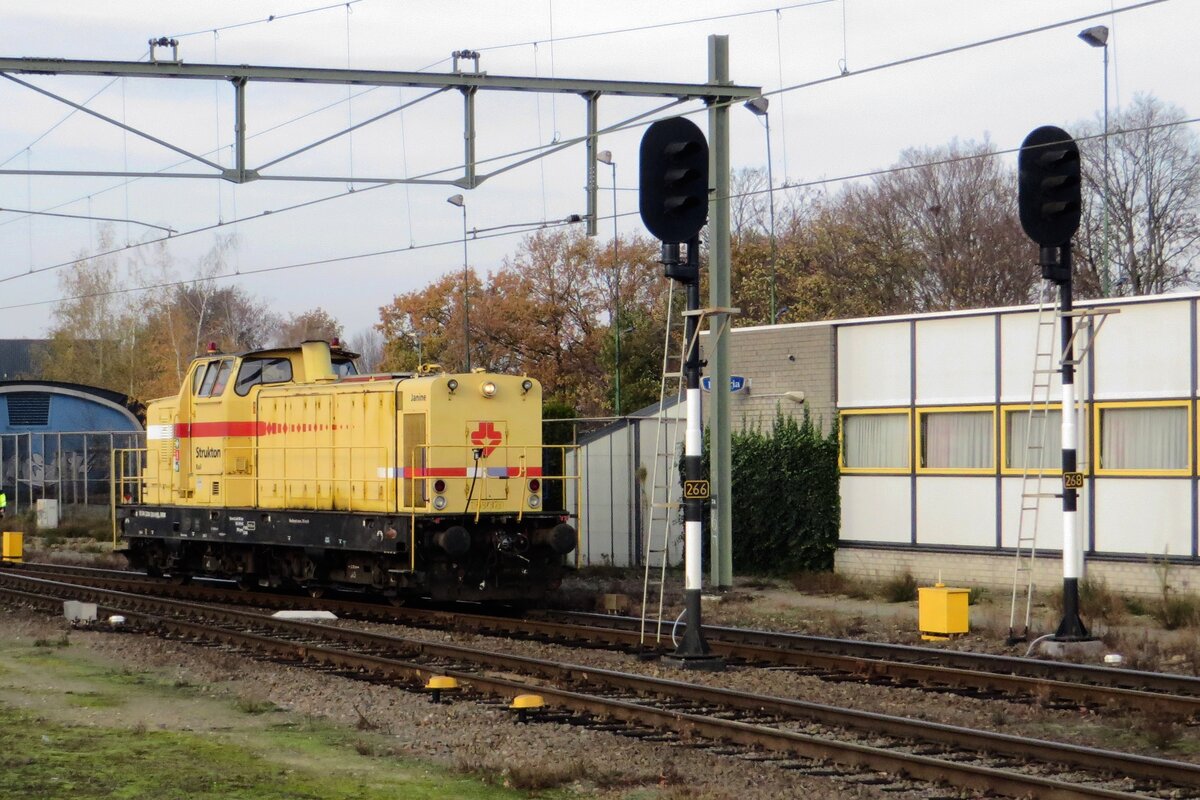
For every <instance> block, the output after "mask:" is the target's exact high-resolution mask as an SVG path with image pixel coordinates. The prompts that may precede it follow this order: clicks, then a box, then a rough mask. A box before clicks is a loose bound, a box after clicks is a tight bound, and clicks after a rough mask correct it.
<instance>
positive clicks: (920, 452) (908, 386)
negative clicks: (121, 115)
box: [584, 294, 1200, 591]
mask: <svg viewBox="0 0 1200 800" xmlns="http://www.w3.org/2000/svg"><path fill="white" fill-rule="evenodd" d="M1198 302H1200V295H1197V294H1179V295H1165V296H1155V297H1140V298H1131V299H1122V300H1119V301H1105V302H1104V303H1103V304H1102V305H1103V306H1104V307H1105V308H1112V309H1114V310H1115V311H1117V312H1119V313H1114V314H1110V315H1108V316H1107V318H1106V321H1105V322H1104V323H1103V325H1102V327H1101V328H1100V329H1099V332H1098V334H1097V335H1096V337H1095V341H1094V343H1093V344H1092V347H1091V350H1090V353H1089V355H1088V357H1087V358H1086V359H1085V360H1084V362H1083V364H1082V365H1081V366H1080V368H1079V370H1078V372H1077V377H1076V388H1077V394H1078V396H1079V398H1080V400H1081V408H1080V410H1079V414H1080V422H1081V426H1080V447H1079V460H1080V470H1081V471H1082V472H1083V473H1084V476H1085V481H1084V487H1083V490H1082V492H1081V495H1080V500H1079V509H1080V513H1079V514H1078V517H1079V520H1080V526H1081V531H1080V533H1081V536H1082V541H1083V543H1084V547H1085V551H1086V553H1085V556H1086V558H1087V561H1088V565H1089V567H1088V568H1089V570H1090V571H1091V572H1092V574H1096V573H1099V574H1102V575H1103V576H1105V578H1106V579H1107V580H1108V581H1109V583H1110V584H1111V585H1115V586H1116V587H1118V588H1124V589H1128V590H1145V591H1155V590H1157V589H1158V588H1159V582H1160V580H1161V577H1160V568H1156V565H1155V564H1156V563H1157V564H1162V563H1170V564H1171V576H1172V577H1171V582H1172V584H1173V585H1175V586H1176V587H1177V588H1182V587H1184V586H1186V584H1187V583H1188V582H1189V581H1190V580H1192V573H1193V570H1197V571H1196V575H1197V576H1198V578H1200V505H1198V495H1197V487H1198V472H1197V428H1196V422H1195V420H1196V416H1197V413H1196V412H1197V402H1200V394H1198V386H1197V373H1198V365H1200V355H1198V350H1200V349H1198V346H1197V341H1198V338H1200V328H1198V325H1200V323H1198V319H1197V303H1198ZM1077 305H1078V306H1079V307H1081V308H1085V309H1086V308H1089V307H1090V308H1095V307H1097V306H1099V305H1101V304H1100V303H1096V302H1084V303H1079V304H1077ZM1037 318H1038V314H1037V308H1036V307H1030V306H1022V307H1013V308H997V309H982V310H977V311H962V312H950V313H938V314H919V315H906V316H897V317H886V318H873V319H854V320H841V321H832V322H819V323H802V324H796V325H776V326H760V327H751V328H738V329H734V330H733V331H732V332H731V333H730V334H729V335H730V337H731V339H730V350H731V358H732V362H733V369H732V371H733V372H734V373H735V374H738V375H742V376H745V377H747V378H749V379H750V385H751V389H750V391H749V392H740V393H738V394H737V395H735V399H734V401H733V418H734V421H735V424H743V422H744V423H745V424H750V423H755V424H761V423H762V422H763V421H768V422H769V419H770V418H771V417H772V416H773V414H774V409H775V408H776V407H779V408H781V409H782V410H783V411H784V412H785V413H795V412H796V410H797V409H798V406H796V405H795V404H793V403H789V402H787V400H781V399H780V398H781V397H784V396H786V395H787V394H788V393H791V392H795V391H803V392H804V393H805V395H806V396H807V398H808V402H809V403H810V405H811V407H812V408H813V410H814V413H816V414H817V415H818V416H821V417H823V418H824V419H825V420H826V421H828V420H829V419H830V418H831V417H832V416H833V415H834V413H836V414H837V416H838V418H839V419H840V422H841V431H842V479H841V498H842V511H841V520H842V521H841V536H840V544H839V552H838V557H837V562H838V568H839V569H840V570H843V571H847V572H851V573H855V574H860V575H865V576H873V577H882V576H886V575H890V574H893V573H895V572H897V571H904V570H909V571H911V572H912V573H913V574H914V575H915V576H917V577H918V578H920V579H931V578H934V577H936V576H937V574H938V572H939V571H941V573H942V575H943V577H944V578H945V579H946V580H953V581H963V582H966V581H972V582H973V583H974V584H981V583H982V584H993V585H997V586H1004V585H1011V582H1012V576H1013V562H1014V559H1013V555H1012V554H1013V548H1014V546H1015V545H1016V540H1017V528H1018V520H1019V517H1020V512H1019V510H1020V507H1021V498H1020V495H1021V472H1022V465H1023V459H1024V458H1025V454H1026V451H1025V447H1024V432H1025V425H1026V424H1027V423H1026V420H1027V415H1028V408H1029V404H1030V399H1031V388H1032V384H1033V375H1034V354H1035V336H1036V331H1037ZM1089 324H1090V326H1092V327H1094V326H1095V325H1097V324H1098V321H1092V322H1090V323H1089ZM1054 340H1055V343H1056V344H1057V340H1058V336H1057V334H1055V336H1054ZM1087 341H1088V331H1087V330H1085V331H1083V332H1081V334H1080V338H1079V339H1078V340H1077V343H1078V344H1079V345H1083V344H1086V343H1087ZM1054 364H1055V366H1057V356H1056V357H1055V360H1054ZM1050 397H1051V399H1052V400H1054V401H1055V403H1057V401H1058V400H1059V399H1060V397H1061V392H1060V388H1059V382H1058V379H1057V376H1055V377H1054V378H1053V381H1052V385H1051V387H1050ZM835 409H836V411H835ZM1059 422H1060V417H1059V416H1058V412H1057V410H1056V411H1054V412H1053V414H1052V417H1051V419H1050V421H1049V424H1048V425H1047V434H1048V435H1047V437H1046V447H1047V449H1046V451H1045V456H1044V458H1045V460H1044V462H1043V463H1044V464H1045V465H1046V468H1045V469H1044V475H1045V477H1046V480H1045V482H1044V484H1043V491H1046V492H1055V491H1059V487H1060V480H1061V478H1060V475H1061V472H1060V471H1059V469H1058V465H1059V463H1060V458H1059V456H1060V453H1059V446H1060V445H1059ZM618 435H619V433H618ZM600 438H603V437H600ZM598 443H599V440H593V441H592V442H591V443H589V447H592V448H597V447H598ZM610 447H613V445H610ZM597 452H598V450H597ZM645 452H646V451H645V450H644V449H643V451H642V453H643V454H644V453H645ZM626 456H627V454H622V458H624V457H626ZM643 461H644V462H645V463H649V462H648V461H645V459H643ZM622 463H626V462H622ZM628 463H629V464H630V467H627V468H621V469H618V470H616V471H614V475H617V474H619V473H620V472H621V471H622V470H624V471H626V472H628V471H629V470H630V469H632V470H634V471H635V472H636V469H637V468H636V467H635V466H633V462H628ZM604 471H605V470H604V468H603V467H602V466H600V465H598V464H595V463H593V461H592V459H591V458H589V470H588V472H589V475H591V476H592V477H591V478H590V479H589V481H588V486H589V491H590V492H592V493H593V496H594V493H595V488H593V487H595V484H593V481H595V480H596V479H597V478H596V475H597V473H600V474H601V475H603V473H604ZM735 513H736V499H735ZM1061 519H1062V517H1061V504H1060V502H1059V501H1058V500H1056V499H1054V498H1049V499H1047V500H1044V501H1043V503H1042V505H1041V509H1040V514H1039V524H1038V540H1037V547H1038V550H1039V553H1040V554H1041V556H1042V557H1041V558H1040V559H1039V576H1038V583H1039V584H1040V585H1050V584H1052V583H1053V582H1054V581H1055V580H1056V576H1058V575H1060V574H1061V566H1060V564H1059V563H1058V561H1057V558H1058V553H1057V552H1056V551H1057V549H1058V548H1059V547H1060V546H1061V538H1062V531H1061V524H1062V523H1061ZM628 524H629V523H628V522H626V520H624V519H620V520H616V521H614V522H608V523H605V522H601V521H599V520H596V519H590V520H589V522H588V524H587V525H586V526H585V532H586V534H587V535H589V536H591V537H598V536H606V537H608V539H609V541H610V542H613V543H615V542H616V541H617V540H619V539H621V538H622V537H623V536H624V537H625V538H626V539H629V540H634V539H636V536H635V535H631V534H630V533H629V530H628V527H627V526H628ZM595 551H596V542H595V540H593V539H589V540H587V541H586V542H585V546H584V553H585V562H586V561H591V562H592V563H596V562H595V556H594V555H592V554H593V553H594V552H595ZM606 552H608V553H609V554H610V557H611V558H612V559H613V563H627V562H625V561H624V560H623V558H622V557H621V556H623V555H624V554H625V553H627V552H628V550H627V549H625V550H622V549H619V548H617V547H616V546H615V544H612V545H609V549H608V550H607V551H606ZM1152 562H1155V563H1152ZM734 568H735V570H736V569H737V565H736V564H735V565H734Z"/></svg>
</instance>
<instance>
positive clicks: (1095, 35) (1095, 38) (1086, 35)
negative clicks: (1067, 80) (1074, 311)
mask: <svg viewBox="0 0 1200 800" xmlns="http://www.w3.org/2000/svg"><path fill="white" fill-rule="evenodd" d="M1079 38H1080V39H1082V40H1083V41H1084V42H1086V43H1087V44H1089V45H1091V46H1092V47H1099V48H1102V49H1103V50H1104V176H1103V180H1104V182H1103V183H1102V184H1101V188H1100V202H1101V203H1103V204H1104V223H1103V225H1104V232H1103V234H1102V236H1103V237H1104V238H1103V240H1102V241H1101V243H1100V259H1101V265H1102V266H1101V273H1100V293H1101V295H1103V296H1104V297H1107V296H1108V295H1109V294H1110V293H1111V292H1112V275H1110V274H1109V265H1108V26H1107V25H1095V26H1093V27H1091V28H1085V29H1084V30H1082V31H1080V32H1079Z"/></svg>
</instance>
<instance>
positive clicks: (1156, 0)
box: [0, 0, 1194, 308]
mask: <svg viewBox="0 0 1200 800" xmlns="http://www.w3.org/2000/svg"><path fill="white" fill-rule="evenodd" d="M1163 2H1166V0H1144V1H1143V2H1140V3H1135V4H1133V5H1129V6H1123V7H1121V8H1117V9H1113V10H1110V11H1103V12H1098V13H1095V14H1089V15H1085V16H1082V17H1076V18H1073V19H1070V20H1065V21H1060V22H1056V23H1051V24H1049V25H1042V26H1038V27H1035V28H1028V29H1024V30H1022V31H1016V32H1013V33H1009V34H1004V35H1002V36H998V37H991V38H988V39H984V40H979V41H976V42H970V43H967V44H964V45H959V46H956V47H952V48H946V49H943V50H939V51H934V52H931V53H925V54H920V55H917V56H912V57H908V58H904V59H899V60H897V61H892V62H885V63H883V64H878V65H875V66H872V67H867V68H864V69H861V70H856V71H853V72H849V73H847V74H845V75H842V74H839V75H837V76H834V77H829V78H822V79H818V80H816V81H809V82H805V83H801V84H795V85H793V86H789V87H782V88H780V89H777V90H772V91H769V92H764V93H763V95H764V96H767V95H776V94H781V93H784V92H790V91H796V90H799V89H804V88H809V87H811V86H815V85H819V84H821V83H826V82H829V81H834V80H838V79H841V78H843V77H850V76H854V75H862V74H867V73H871V72H877V71H879V70H882V69H886V68H890V67H898V66H903V65H906V64H910V63H914V62H917V61H922V60H925V59H928V58H933V57H936V56H940V55H946V54H950V53H956V52H961V51H963V50H969V49H972V48H975V47H981V46H984V45H988V44H995V43H998V42H1003V41H1008V40H1011V39H1014V38H1018V37H1021V36H1027V35H1031V34H1034V33H1041V32H1044V31H1047V30H1052V29H1055V28H1059V27H1065V26H1068V25H1076V24H1078V23H1079V22H1082V21H1086V20H1090V19H1095V18H1098V17H1105V16H1110V15H1112V14H1117V13H1122V12H1126V11H1133V10H1137V9H1141V8H1145V7H1148V6H1152V5H1157V4H1160V3H1163ZM651 27H653V26H651ZM437 63H440V62H437ZM425 69H428V67H426V68H425ZM731 104H732V102H728V103H725V105H731ZM331 105H336V103H335V104H331ZM710 108H711V106H710ZM707 110H708V108H705V109H697V110H694V111H690V112H684V113H682V114H680V116H690V115H694V114H699V113H703V112H706V111H707ZM1192 121H1194V120H1185V121H1183V122H1184V123H1187V122H1192ZM651 122H653V120H639V121H636V122H633V123H630V124H627V125H618V126H612V127H610V128H607V129H605V131H604V132H605V133H612V132H615V131H619V130H628V129H633V128H637V127H641V126H645V125H649V124H650V123H651ZM283 124H287V123H283ZM1167 124H1183V123H1167ZM1110 135H1114V134H1113V133H1112V132H1110ZM586 139H587V137H586V136H580V137H575V138H574V139H569V140H567V141H566V142H560V143H559V144H558V145H557V147H562V146H565V145H573V144H577V143H579V142H582V141H585V140H586ZM551 146H553V145H551ZM545 147H549V146H538V147H533V148H526V149H524V150H518V151H513V152H512V153H505V154H500V155H497V156H493V157H491V158H488V159H482V160H480V161H479V162H478V163H481V164H482V163H489V162H491V161H496V160H501V159H506V158H511V157H513V156H515V155H521V154H524V153H530V152H536V151H538V150H542V149H545ZM1005 152H1014V151H1013V150H1007V151H1001V153H995V154H994V155H999V154H1002V153H1005ZM991 155H993V154H987V157H990V156H991ZM976 157H980V156H969V157H965V158H976ZM940 163H948V162H932V163H931V165H936V164H940ZM458 166H459V165H455V166H453V167H446V168H444V169H440V170H435V171H432V172H428V173H425V174H424V175H422V176H419V177H430V176H436V175H439V174H441V173H444V172H448V171H451V170H455V169H458ZM921 166H925V165H909V166H904V167H893V168H887V169H882V170H871V171H865V172H861V173H855V174H851V175H846V176H840V177H837V178H830V179H820V180H815V181H809V182H803V183H794V184H786V185H785V187H784V188H800V187H804V186H814V185H822V184H828V183H837V182H842V181H847V180H856V179H861V178H865V177H871V176H874V175H882V174H888V173H891V172H896V171H902V170H907V169H917V168H920V167H921ZM388 185H391V184H377V185H375V186H370V187H367V188H365V189H358V190H357V191H356V190H353V189H351V190H348V191H346V192H342V193H338V194H335V195H328V196H326V197H323V198H318V199H316V200H312V201H306V202H303V203H297V204H294V205H292V206H285V207H283V208H281V209H276V210H267V211H264V212H261V213H259V214H255V215H251V216H249V217H246V218H244V219H239V220H232V221H231V222H229V223H224V224H236V223H239V222H243V221H249V220H254V219H261V218H262V217H265V216H268V215H271V214H274V213H284V212H288V211H292V210H296V209H298V208H302V207H304V206H308V205H314V204H316V203H320V202H326V201H328V200H332V199H337V198H338V197H344V196H346V195H349V194H355V193H361V192H363V191H368V190H369V189H376V188H382V187H383V186H388ZM767 191H770V189H763V190H756V191H753V192H749V193H746V194H757V193H765V192H767ZM622 216H624V215H622ZM218 227H222V225H221V224H217V225H207V226H201V227H198V228H194V229H191V230H188V231H184V232H181V233H179V234H177V235H175V236H174V237H172V238H181V237H183V236H186V235H188V234H191V233H199V232H203V231H206V230H212V229H214V228H218ZM157 241H161V239H151V240H148V241H145V242H136V243H131V244H128V245H126V246H125V247H123V248H116V249H114V250H111V251H108V252H104V253H97V254H92V255H89V256H85V257H83V258H85V259H86V258H98V257H103V256H107V255H112V254H114V253H116V252H120V251H122V250H126V249H132V248H136V247H141V246H145V245H148V244H153V243H155V242H157ZM459 241H461V240H459ZM401 249H402V250H403V249H406V248H401ZM79 260H81V259H78V258H77V259H72V260H70V261H64V262H60V263H58V264H53V265H49V266H46V267H41V268H38V269H37V270H32V269H31V270H30V271H28V272H24V273H19V274H14V275H10V276H7V277H4V278H0V283H4V282H7V281H9V280H14V279H16V278H20V277H26V276H28V275H33V274H38V273H40V272H46V271H49V270H53V269H61V268H63V267H66V266H70V265H71V264H74V263H77V262H78V261H79ZM0 308H6V307H0Z"/></svg>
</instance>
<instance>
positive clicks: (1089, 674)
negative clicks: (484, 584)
mask: <svg viewBox="0 0 1200 800" xmlns="http://www.w3.org/2000/svg"><path fill="white" fill-rule="evenodd" d="M21 569H22V571H29V572H32V573H36V574H40V575H46V576H55V577H57V578H59V579H61V580H78V581H86V582H89V583H95V584H96V585H107V586H110V587H111V588H115V589H122V590H126V591H133V592H139V593H155V594H165V595H168V596H173V597H176V598H178V599H190V600H196V601H203V602H226V603H235V604H240V605H250V606H255V607H262V608H287V607H294V606H295V605H297V604H300V605H304V606H307V607H313V606H314V605H315V606H318V607H320V608H326V609H328V610H330V611H333V612H334V613H336V614H338V615H339V616H341V617H350V618H359V619H370V620H375V621H381V622H392V623H400V624H405V625H410V626H417V627H433V628H454V629H458V630H465V631H470V632H472V633H476V634H479V635H491V636H500V637H506V638H522V639H530V640H537V641H544V642H551V643H556V644H562V645H568V646H576V647H590V648H595V647H608V648H615V649H620V650H623V651H625V652H629V653H638V654H642V653H643V651H644V648H643V646H642V637H641V634H640V621H639V620H637V619H635V618H630V617H614V616H608V615H601V614H583V613H575V612H559V611H556V612H541V613H537V614H534V615H527V616H524V617H516V616H513V617H505V616H496V615H484V614H470V613H464V612H462V611H458V610H455V611H444V610H431V609H419V608H394V607H391V606H387V605H381V604H377V603H367V602H360V601H351V600H340V599H333V598H322V599H320V600H313V599H310V598H307V597H303V598H300V597H296V596H290V595H282V594H276V593H258V592H243V591H234V590H229V589H225V588H221V587H217V586H212V585H206V586H202V585H189V586H179V585H174V584H171V583H169V582H167V581H164V580H161V579H152V578H147V577H146V576H143V575H140V574H137V573H128V572H121V571H114V570H94V569H90V568H81V567H65V566H61V565H41V564H28V565H24V566H23V567H22V568H21ZM705 634H706V637H707V640H708V643H709V646H710V647H711V649H712V650H713V651H714V652H715V653H717V654H719V655H722V656H724V657H725V658H727V659H729V660H730V662H731V663H734V664H743V665H748V666H770V667H775V668H779V667H784V668H789V669H794V670H796V671H797V672H801V673H805V674H810V675H815V676H817V677H820V678H822V679H824V680H835V681H859V682H863V683H867V684H870V685H880V686H899V687H907V688H923V689H926V690H930V691H938V692H953V693H958V694H964V695H971V696H976V697H981V698H984V699H1003V700H1007V701H1022V702H1028V703H1038V704H1040V705H1043V706H1047V707H1056V708H1078V707H1081V706H1082V707H1088V708H1092V709H1104V708H1124V709H1132V710H1138V711H1143V712H1146V713H1152V714H1168V715H1170V716H1171V717H1172V718H1198V717H1200V678H1194V677H1189V676H1183V675H1169V674H1165V673H1157V672H1144V671H1137V670H1125V669H1114V668H1111V667H1099V666H1092V665H1085V664H1070V663H1063V662H1056V661H1041V660H1038V659H1030V658H1015V657H1011V656H997V655H990V654H985V653H970V652H959V651H952V650H941V649H935V648H927V647H913V646H909V645H898V644H887V643H878V642H862V641H855V640H846V639H832V638H826V637H819V636H806V635H800V634H791V633H780V632H773V631H758V630H747V629H741V628H728V627H718V626H706V627H705ZM671 649H672V647H671V645H670V641H669V639H667V640H664V641H662V642H660V643H656V644H653V646H652V647H651V648H650V652H652V653H662V652H669V651H670V650H671Z"/></svg>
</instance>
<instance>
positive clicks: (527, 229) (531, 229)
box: [0, 117, 1200, 311]
mask: <svg viewBox="0 0 1200 800" xmlns="http://www.w3.org/2000/svg"><path fill="white" fill-rule="evenodd" d="M1197 122H1200V117H1191V118H1188V119H1183V120H1177V121H1174V122H1164V123H1159V124H1156V125H1146V126H1142V127H1138V128H1127V129H1124V130H1121V131H1118V132H1116V135H1124V134H1130V133H1144V132H1146V131H1152V130H1158V129H1162V128H1170V127H1174V126H1177V125H1190V124H1195V123H1197ZM1110 135H1112V134H1110ZM1103 136H1104V134H1095V135H1093V136H1083V137H1079V139H1078V141H1087V140H1089V139H1098V138H1102V137H1103ZM1020 149H1021V148H1019V147H1013V148H1007V149H1004V150H996V151H991V152H988V153H978V154H973V155H969V156H957V157H954V158H946V159H940V160H938V161H930V162H922V163H920V164H906V165H901V166H896V167H889V168H887V169H882V170H873V171H870V172H860V173H854V174H850V175H841V176H838V177H836V178H823V179H819V180H814V181H806V182H802V183H793V184H788V185H787V186H785V187H783V188H784V189H785V190H786V189H799V188H806V187H811V186H819V185H825V184H830V183H839V182H844V181H850V180H859V179H862V178H868V177H874V176H879V175H889V174H895V173H900V172H909V171H912V170H918V169H923V168H926V167H932V166H941V165H945V164H954V163H958V162H962V161H974V160H978V159H981V158H995V157H997V156H1001V155H1008V154H1011V153H1016V152H1019V151H1020ZM381 185H386V184H381ZM371 188H379V187H371ZM363 191H366V190H363ZM769 191H771V190H770V189H753V190H750V191H746V192H739V193H736V194H731V195H729V197H728V199H736V198H742V197H751V196H754V195H760V194H766V193H767V192H769ZM637 213H638V212H636V211H627V212H622V213H620V214H616V215H611V214H610V215H606V216H602V217H598V221H599V220H608V219H613V218H614V216H615V217H617V218H620V217H628V216H633V215H635V214H637ZM571 224H575V223H571V222H566V221H562V220H558V221H553V222H535V223H531V224H529V225H527V226H524V227H523V229H521V230H514V231H503V232H497V233H488V234H485V235H480V234H474V235H471V236H469V237H467V241H478V240H484V239H494V238H500V237H505V236H517V235H524V234H527V233H536V232H538V231H542V230H548V229H551V228H558V227H564V226H566V225H571ZM153 241H159V240H153ZM153 241H151V242H147V243H146V244H152V243H153ZM462 243H463V238H462V237H458V238H454V239H445V240H442V241H438V242H427V243H425V244H420V245H409V246H408V247H394V248H389V249H386V250H375V251H372V252H368V253H355V254H352V255H347V256H331V257H329V258H323V259H317V260H312V261H302V262H298V263H295V264H282V265H276V266H272V267H259V268H257V269H251V270H241V271H240V272H235V273H224V274H221V275H214V276H210V277H206V278H187V279H181V280H177V281H165V282H162V283H157V284H149V285H145V286H135V287H128V288H120V289H109V290H106V291H103V292H88V293H84V294H79V295H73V296H70V297H59V298H53V299H49V300H34V301H30V302H26V303H15V304H11V305H4V306H0V311H8V310H12V309H17V308H30V307H35V306H42V305H50V304H53V303H60V302H69V301H72V300H82V299H86V298H91V297H108V296H112V295H117V294H130V293H135V292H144V291H152V290H154V289H162V288H170V287H172V286H183V285H187V284H193V283H199V282H202V281H205V280H222V279H225V278H236V277H240V276H242V275H258V274H263V273H269V272H282V271H286V270H292V269H300V268H303V267H313V266H324V265H327V264H336V263H342V262H345V261H357V260H361V259H365V258H376V257H378V256H384V255H398V254H400V253H406V252H410V251H415V250H427V249H432V248H435V247H447V246H450V245H460V244H462ZM120 249H125V248H118V251H119V250H120ZM102 255H107V254H102ZM94 257H100V256H89V258H94ZM79 260H85V259H76V261H79ZM76 261H73V262H71V263H76ZM13 277H21V276H19V275H18V276H13ZM4 280H9V279H4Z"/></svg>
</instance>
